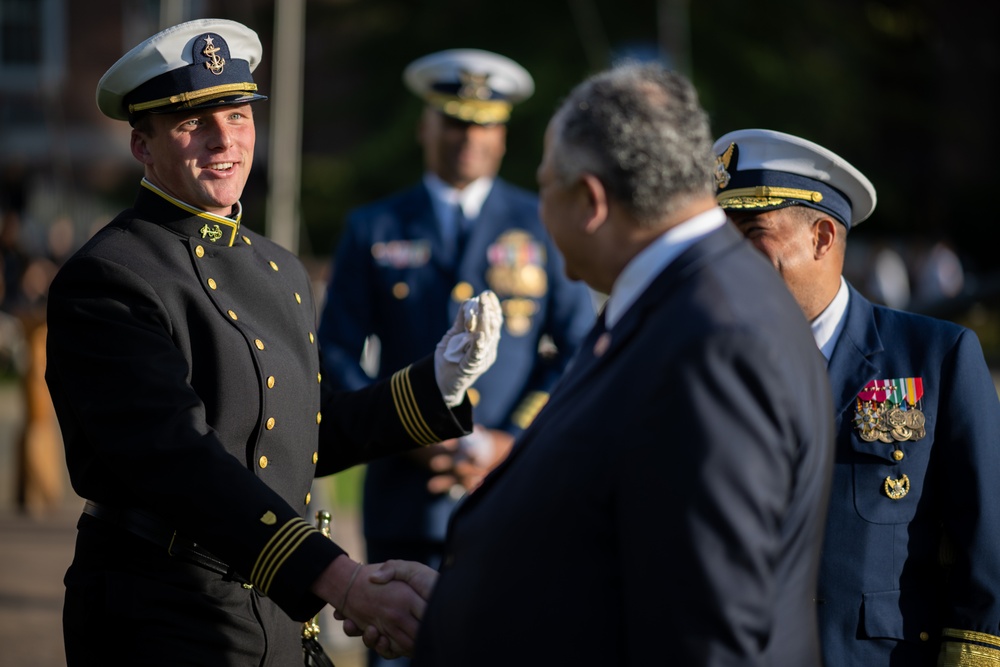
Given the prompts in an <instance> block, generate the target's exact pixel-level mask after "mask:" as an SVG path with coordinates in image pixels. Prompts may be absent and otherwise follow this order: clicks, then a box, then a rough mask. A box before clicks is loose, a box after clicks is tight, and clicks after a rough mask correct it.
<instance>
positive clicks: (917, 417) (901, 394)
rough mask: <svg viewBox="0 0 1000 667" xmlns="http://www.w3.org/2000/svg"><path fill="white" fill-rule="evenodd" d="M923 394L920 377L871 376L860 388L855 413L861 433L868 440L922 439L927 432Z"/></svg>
mask: <svg viewBox="0 0 1000 667" xmlns="http://www.w3.org/2000/svg"><path fill="white" fill-rule="evenodd" d="M923 395H924V388H923V380H922V379H921V378H894V379H887V380H872V381H871V382H869V383H868V384H866V385H865V387H864V389H862V390H861V391H860V392H858V398H857V401H856V403H857V407H856V409H855V413H854V426H855V428H856V429H857V431H858V436H859V437H860V438H861V439H862V440H864V441H865V442H874V441H876V440H880V441H881V442H885V443H894V442H902V441H904V440H920V439H921V438H923V437H924V436H925V435H926V434H927V432H926V430H925V429H924V422H925V419H924V414H923V412H921V410H920V408H919V406H920V405H921V399H922V398H923Z"/></svg>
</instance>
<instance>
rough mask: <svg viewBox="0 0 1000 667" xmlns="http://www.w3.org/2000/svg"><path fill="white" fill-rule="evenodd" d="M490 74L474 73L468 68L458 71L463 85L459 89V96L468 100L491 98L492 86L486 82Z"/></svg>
mask: <svg viewBox="0 0 1000 667" xmlns="http://www.w3.org/2000/svg"><path fill="white" fill-rule="evenodd" d="M488 78H489V74H473V73H472V72H468V71H466V70H462V71H460V72H459V73H458V80H459V82H460V83H461V84H462V87H461V88H459V89H458V96H459V97H461V98H464V99H467V100H488V99H490V93H491V91H490V87H489V86H488V85H487V84H486V80H487V79H488Z"/></svg>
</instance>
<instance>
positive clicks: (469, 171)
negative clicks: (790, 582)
mask: <svg viewBox="0 0 1000 667" xmlns="http://www.w3.org/2000/svg"><path fill="white" fill-rule="evenodd" d="M404 80H405V82H406V84H407V85H408V87H409V88H410V90H411V91H412V92H413V93H414V94H416V95H417V96H419V97H420V98H421V99H423V100H425V102H426V104H425V107H424V110H423V114H422V116H421V118H420V125H419V128H418V139H419V142H420V145H421V148H422V149H423V155H424V160H425V167H426V171H425V174H424V178H423V179H422V182H420V183H419V184H417V185H415V186H413V187H411V188H409V189H406V190H404V191H402V192H399V193H395V194H393V195H391V196H389V197H387V198H385V199H382V200H379V201H377V202H374V203H371V204H368V205H366V206H363V207H361V208H359V209H357V210H354V211H352V212H351V213H350V214H349V216H348V220H347V227H346V230H345V232H344V236H343V238H342V240H341V242H340V245H339V248H338V250H337V253H336V257H335V259H334V262H333V270H332V275H331V281H330V284H329V288H328V291H327V300H326V304H325V306H324V310H323V314H322V318H321V323H320V329H319V338H320V343H321V347H322V350H323V355H324V360H325V362H326V363H325V368H326V372H327V374H328V376H329V379H330V381H331V383H332V384H334V385H335V386H338V387H341V388H343V389H356V388H359V387H363V386H366V385H368V384H370V383H371V382H373V381H374V380H373V378H372V377H370V376H369V375H368V373H367V372H366V371H365V370H364V369H363V367H362V365H361V359H362V350H363V349H364V347H365V344H366V341H370V340H371V337H372V336H375V337H377V341H378V349H379V354H378V362H379V369H378V371H376V372H375V373H374V375H375V377H376V378H384V377H386V376H387V375H388V373H389V372H391V371H392V369H393V368H396V367H397V366H399V365H405V364H407V363H411V362H412V361H413V360H414V359H417V358H419V357H421V356H422V355H423V354H425V351H426V350H427V349H428V348H429V347H433V345H434V344H435V341H436V340H437V338H438V337H439V335H440V332H439V331H438V329H440V328H441V323H443V322H449V321H451V319H453V318H454V314H455V311H456V309H457V308H458V306H459V304H460V303H461V302H462V301H463V300H465V299H466V298H468V297H469V296H471V295H472V294H474V293H478V292H479V291H480V290H482V289H486V288H489V289H490V290H492V291H493V292H494V293H496V294H497V296H498V297H499V298H500V303H501V306H502V307H503V310H504V315H505V318H504V329H503V335H502V336H501V339H500V349H499V357H500V358H501V359H502V361H501V363H498V364H496V365H495V366H494V367H493V368H492V369H491V370H490V371H489V372H487V373H485V374H484V375H483V376H482V377H480V378H479V379H478V380H477V381H476V383H475V386H473V387H472V389H471V391H470V396H471V397H472V400H473V405H474V417H475V422H476V428H475V431H474V433H473V434H472V435H471V436H468V437H465V438H462V439H460V440H450V441H447V442H444V443H441V444H439V445H433V446H431V447H430V448H427V449H422V450H420V451H415V452H413V453H410V454H403V455H401V456H396V457H391V458H386V459H382V460H379V461H373V462H372V463H371V464H369V465H368V468H367V471H366V477H365V486H364V502H363V507H364V536H365V540H366V544H367V548H368V557H369V560H371V561H382V560H385V559H386V558H408V559H412V560H418V561H421V562H424V563H427V564H429V565H432V566H434V567H437V566H438V565H439V564H440V562H441V553H442V550H443V544H444V537H445V530H446V527H447V521H448V517H449V516H450V514H451V512H452V509H453V508H454V506H455V504H456V503H457V502H458V500H459V498H461V496H462V495H463V494H464V493H465V492H466V491H467V490H468V489H469V488H471V487H473V486H474V485H475V484H477V483H478V481H479V480H480V479H481V478H482V476H483V475H484V474H485V473H486V472H487V471H488V470H489V469H490V468H492V467H493V465H494V464H495V463H496V461H497V460H499V459H500V458H502V457H503V456H504V455H505V454H506V453H507V451H508V450H509V449H510V444H511V442H512V441H513V438H514V436H515V435H516V434H518V433H520V432H521V431H522V430H523V429H524V428H525V427H526V426H527V425H528V424H530V423H531V421H532V419H534V417H535V415H536V414H537V413H538V410H539V409H541V407H542V406H543V405H544V404H545V401H546V400H547V399H548V395H549V390H550V389H551V387H552V386H553V385H554V384H555V381H556V380H557V378H558V377H559V375H560V374H561V373H562V371H563V370H564V369H565V367H566V364H567V363H568V361H569V359H570V357H571V356H572V354H573V353H574V352H575V351H576V349H577V346H578V345H579V343H580V340H582V338H583V336H584V335H585V334H586V333H587V330H588V329H589V328H590V326H591V325H592V324H593V322H594V316H595V312H594V307H593V304H592V300H591V297H590V293H589V291H588V290H587V288H586V286H585V285H582V284H577V283H573V282H571V281H570V280H568V279H567V278H566V277H565V275H564V273H563V267H562V262H561V258H560V257H559V253H558V251H557V250H556V248H555V246H554V245H553V244H552V240H551V239H550V238H549V237H548V235H547V234H546V233H545V229H544V228H543V227H542V223H541V221H540V220H539V218H538V198H537V197H536V196H535V195H534V194H532V193H530V192H527V191H525V190H522V189H521V188H518V187H516V186H514V185H512V184H510V183H508V182H506V181H505V180H503V179H502V178H499V177H498V176H497V173H498V171H499V169H500V163H501V159H502V158H503V155H504V152H505V141H506V122H507V120H508V117H509V115H510V113H511V110H512V107H513V106H514V105H515V104H516V103H518V102H520V101H522V100H524V99H525V98H527V97H528V96H529V95H530V94H531V92H532V90H533V83H532V79H531V77H530V75H529V74H528V72H526V71H525V70H524V68H522V67H521V66H520V65H518V64H517V63H515V62H513V61H511V60H510V59H508V58H505V57H503V56H500V55H498V54H495V53H490V52H487V51H481V50H476V49H453V50H448V51H442V52H438V53H433V54H430V55H428V56H424V57H423V58H420V59H418V60H416V61H415V62H413V63H411V64H410V65H409V66H408V67H407V68H406V70H405V72H404ZM369 370H370V369H369Z"/></svg>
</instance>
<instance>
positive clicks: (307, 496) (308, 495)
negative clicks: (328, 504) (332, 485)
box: [306, 493, 313, 505]
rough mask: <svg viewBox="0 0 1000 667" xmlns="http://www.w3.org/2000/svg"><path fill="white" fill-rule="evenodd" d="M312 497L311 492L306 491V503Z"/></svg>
mask: <svg viewBox="0 0 1000 667" xmlns="http://www.w3.org/2000/svg"><path fill="white" fill-rule="evenodd" d="M312 497H313V494H311V493H307V494H306V505H308V504H309V501H310V500H312Z"/></svg>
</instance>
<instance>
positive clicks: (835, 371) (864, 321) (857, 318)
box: [828, 285, 884, 429]
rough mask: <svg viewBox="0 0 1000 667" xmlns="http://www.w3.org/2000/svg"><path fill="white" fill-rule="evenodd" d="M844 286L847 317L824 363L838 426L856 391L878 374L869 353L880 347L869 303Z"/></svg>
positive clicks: (871, 354) (872, 355)
mask: <svg viewBox="0 0 1000 667" xmlns="http://www.w3.org/2000/svg"><path fill="white" fill-rule="evenodd" d="M848 288H849V289H850V302H849V304H848V307H847V321H846V322H845V324H844V330H843V332H841V334H840V340H838V341H837V344H836V346H834V348H833V354H832V355H831V356H830V364H829V367H828V370H829V374H830V386H831V388H832V390H833V400H834V408H835V414H836V418H837V427H838V429H839V427H840V422H841V420H842V419H843V416H844V414H845V413H847V411H848V410H849V409H850V407H851V406H852V405H853V403H854V399H855V398H857V396H858V392H859V391H861V389H863V388H864V386H865V385H866V384H867V383H868V382H869V380H872V379H874V378H875V376H876V375H877V374H878V372H879V370H880V369H879V366H878V365H877V364H876V363H875V362H874V361H873V360H872V357H874V356H875V355H877V354H880V353H881V352H882V351H883V349H884V348H883V346H882V339H881V337H880V336H879V333H878V329H877V327H876V326H875V316H874V313H873V310H872V305H871V303H870V302H869V301H868V300H867V299H865V298H864V297H863V296H861V294H860V293H858V291H857V290H855V289H854V288H853V287H851V286H850V285H848Z"/></svg>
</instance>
